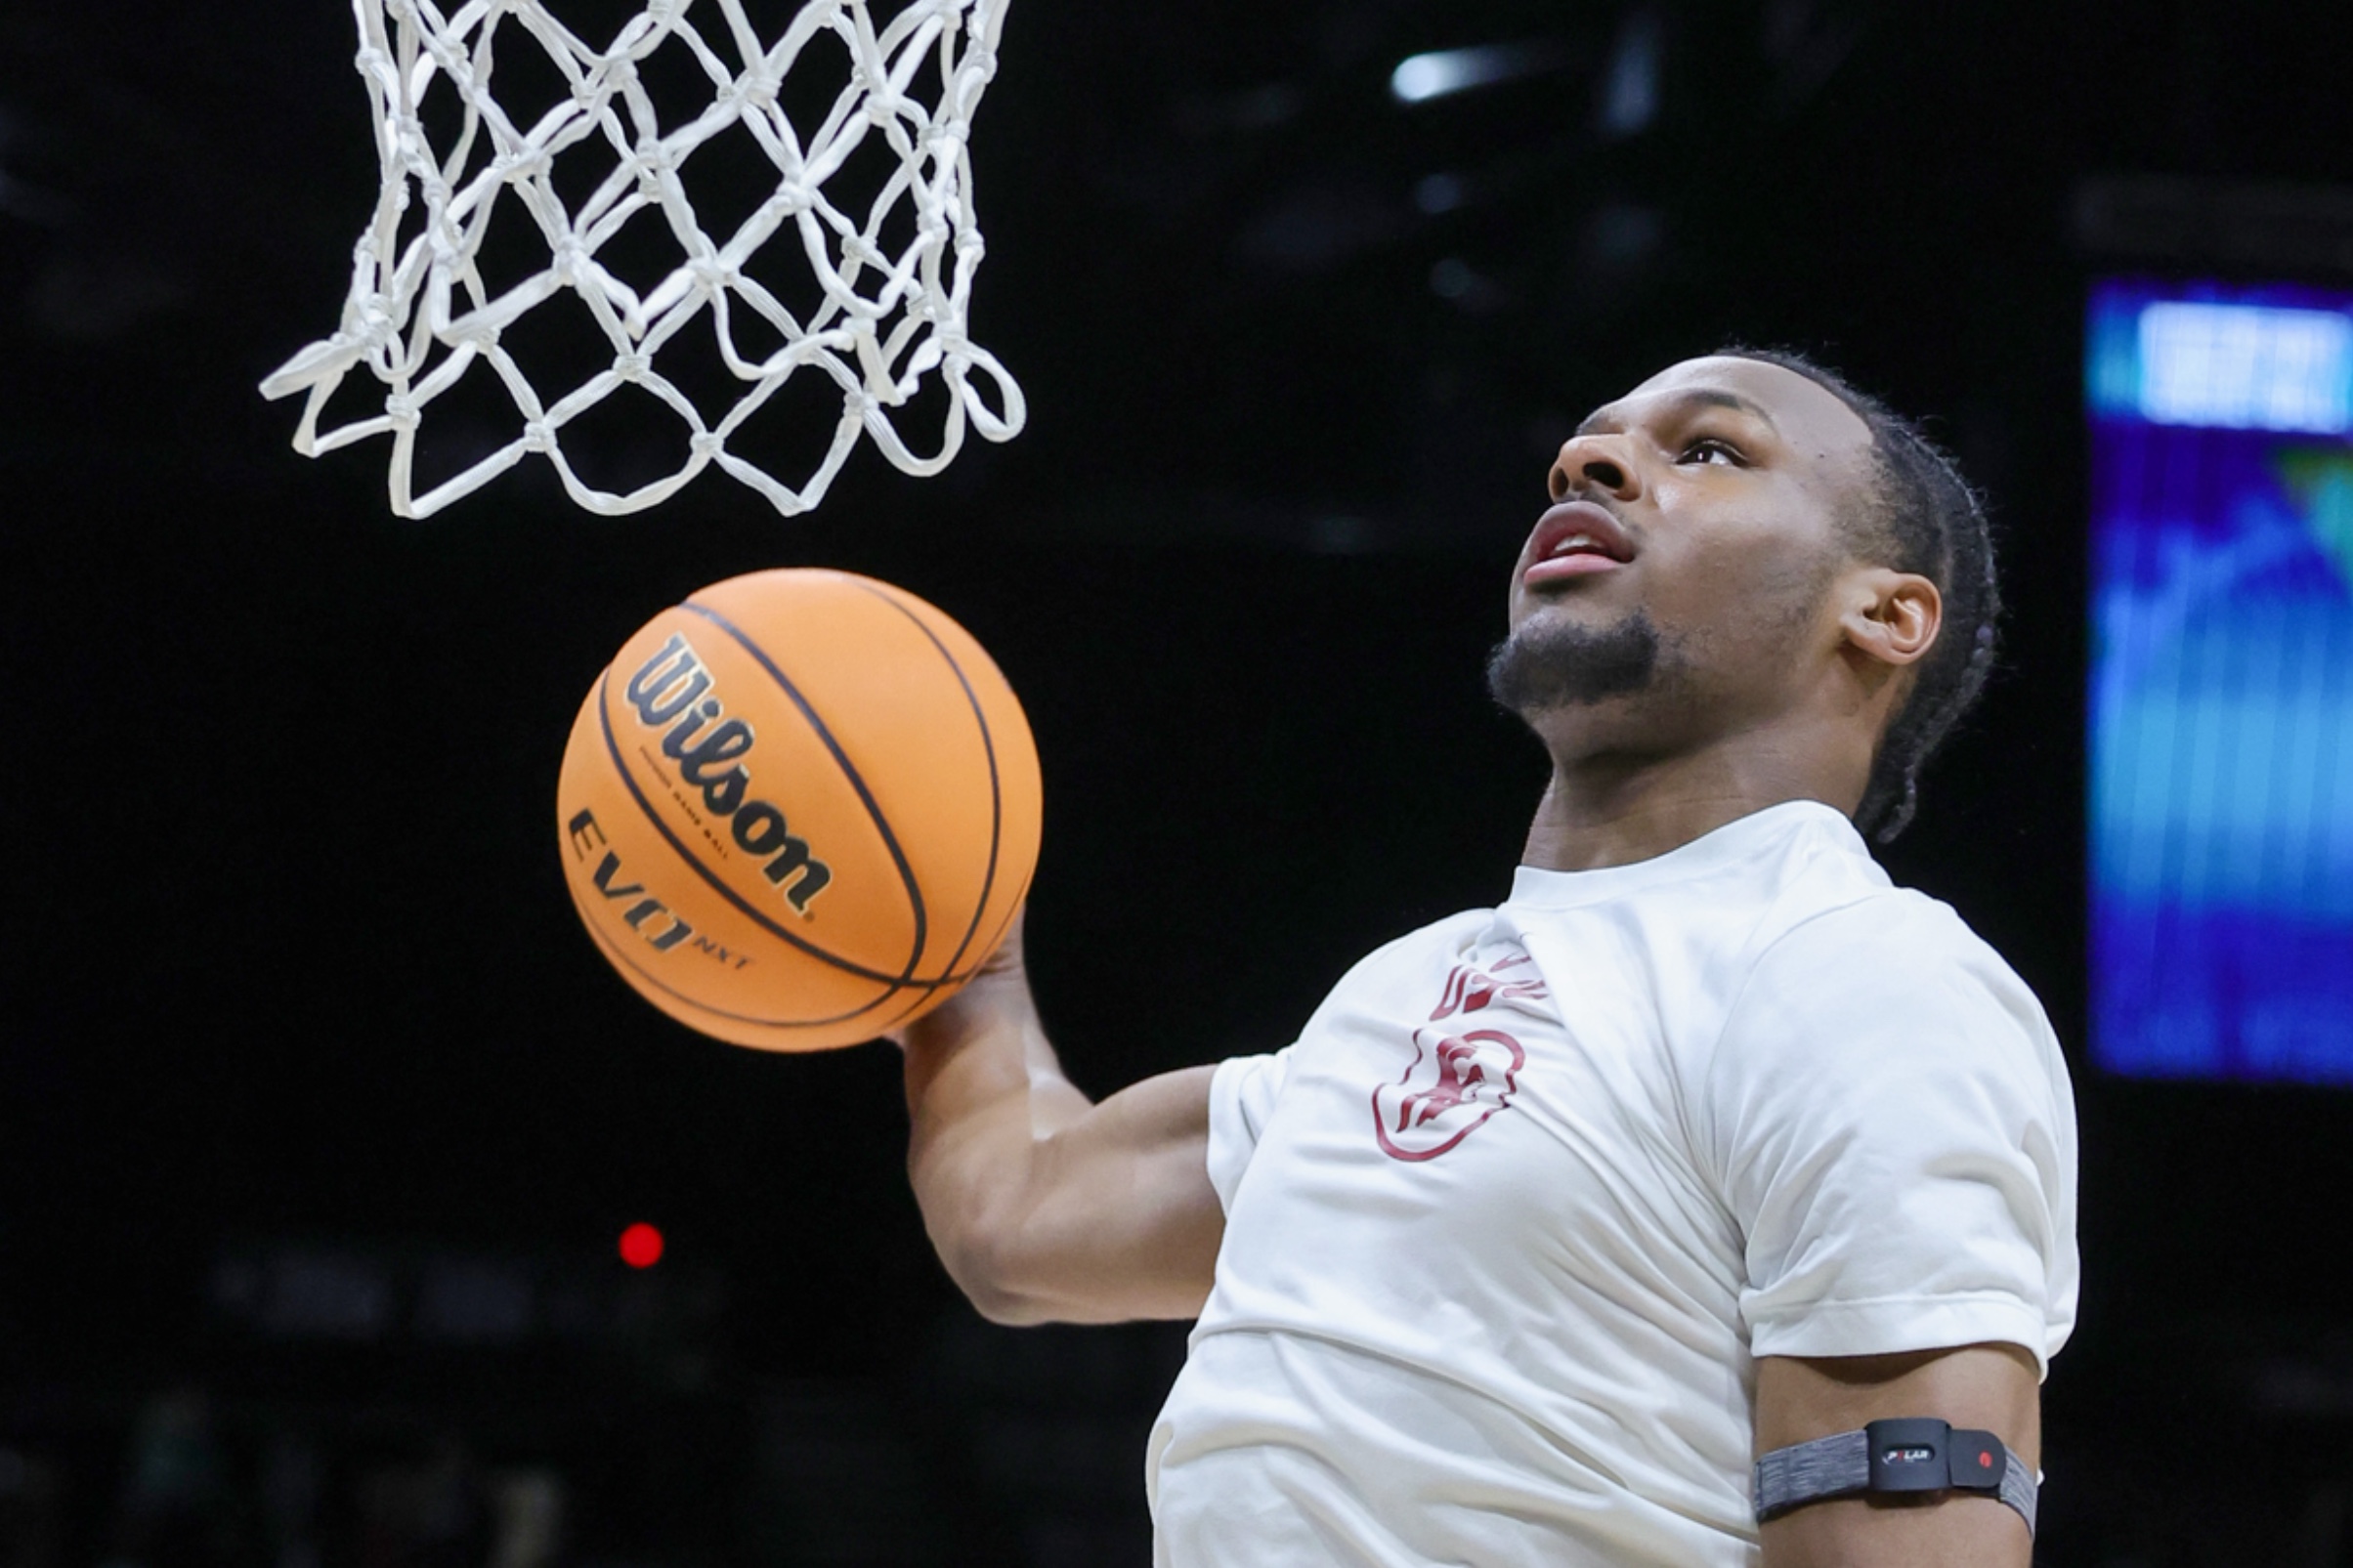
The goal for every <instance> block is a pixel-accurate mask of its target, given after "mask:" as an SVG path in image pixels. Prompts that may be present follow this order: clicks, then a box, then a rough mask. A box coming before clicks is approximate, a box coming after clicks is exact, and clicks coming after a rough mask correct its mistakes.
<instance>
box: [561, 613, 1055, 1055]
mask: <svg viewBox="0 0 2353 1568" xmlns="http://www.w3.org/2000/svg"><path fill="white" fill-rule="evenodd" d="M1039 795H1040V791H1039V779H1038V752H1037V747H1036V744H1035V743H1034V742H1032V741H1031V739H1030V731H1029V722H1028V721H1027V720H1026V719H1024V718H1023V717H1022V714H1021V704H1020V703H1019V702H1018V701H1016V700H1015V699H1014V698H1013V692H1012V688H1010V687H1009V686H1007V685H1006V684H1005V677H1004V676H1003V675H1001V674H1000V673H998V669H997V666H996V665H995V664H994V663H993V662H991V661H990V658H989V656H988V655H987V654H986V653H984V652H982V651H981V647H980V645H979V644H978V643H976V642H974V641H973V640H972V637H971V635H970V634H969V633H967V632H966V631H965V630H964V629H963V627H962V626H959V625H958V624H957V623H956V622H955V621H953V620H951V619H949V618H948V617H947V616H946V615H944V614H941V613H940V612H939V611H938V610H935V609H934V608H932V607H931V606H930V605H927V604H925V603H924V602H923V601H922V600H920V599H918V598H917V597H916V596H915V595H913V594H911V593H908V592H907V591H905V590H904V589H901V588H894V587H892V586H891V585H890V584H889V583H886V582H877V581H874V580H873V579H872V578H868V577H860V576H854V575H852V574H851V573H849V572H821V571H788V572H753V573H751V574H750V575H749V576H743V577H731V578H729V579H728V580H727V581H725V582H721V583H714V584H713V585H712V586H710V587H708V588H705V589H703V590H701V591H700V592H698V593H696V594H694V595H693V596H691V597H690V598H688V600H687V601H686V602H685V603H684V604H682V605H678V606H675V607H673V608H671V609H669V610H665V611H663V613H662V614H659V615H657V616H655V617H654V619H653V620H652V621H650V622H649V623H648V624H647V625H646V627H645V629H644V630H642V631H640V632H639V633H638V634H637V635H636V636H634V637H632V638H630V639H629V641H628V642H627V644H626V645H624V646H623V647H622V649H621V651H620V656H619V657H616V658H615V659H614V660H613V663H612V664H611V666H610V667H608V668H607V669H606V671H605V673H604V674H603V676H601V677H600V678H599V679H598V680H597V683H596V686H595V689H594V690H592V691H591V692H590V693H589V694H588V700H587V701H586V702H585V703H584V704H583V705H582V706H581V708H580V716H579V718H578V721H577V722H576V723H575V724H574V725H573V729H572V741H571V743H570V744H568V745H567V746H566V747H565V748H564V771H563V776H562V779H561V781H560V782H559V784H557V790H556V827H557V831H558V833H559V834H560V836H561V844H562V854H563V859H564V875H565V879H566V880H567V882H569V884H570V885H571V888H572V899H573V903H574V904H575V905H577V906H578V909H579V911H580V918H581V919H582V920H583V921H584V922H586V924H587V926H588V933H589V935H590V936H592V937H594V938H595V939H596V943H597V946H598V947H600V948H601V949H603V950H604V954H605V956H606V957H607V958H609V959H611V960H612V963H613V966H614V967H615V968H616V969H618V970H620V973H621V976H622V978H624V979H626V980H627V981H628V982H629V984H630V985H632V986H635V987H636V988H637V990H638V992H639V993H640V994H641V995H642V996H645V998H646V999H647V1000H648V1001H651V1002H652V1003H653V1004H654V1005H655V1006H657V1007H659V1008H661V1009H662V1010H663V1012H666V1013H668V1014H669V1015H670V1016H671V1017H673V1018H675V1019H677V1020H679V1021H680V1022H681V1023H685V1024H688V1025H691V1026H692V1027H694V1028H696V1029H699V1030H701V1031H703V1033H705V1034H706V1035H713V1036H716V1037H717V1038H720V1039H724V1040H732V1041H734V1042H735V1043H736V1044H739V1045H755V1046H758V1047H760V1048H762V1049H765V1050H779V1051H814V1050H825V1049H829V1048H831V1047H833V1046H837V1045H851V1044H855V1043H857V1042H858V1041H860V1040H866V1039H872V1038H875V1037H876V1036H877V1035H879V1034H881V1033H882V1032H883V1031H884V1030H887V1029H891V1028H893V1027H895V1026H897V1025H899V1024H903V1023H905V1022H907V1021H908V1020H909V1019H911V1018H914V1017H916V1016H918V1015H919V1014H920V1013H922V1012H923V1011H924V1010H925V1009H927V1008H929V1007H931V1006H933V1005H935V1004H936V1003H938V1002H939V1001H941V1000H943V999H945V998H946V997H947V996H949V995H950V994H951V993H953V992H954V991H955V990H956V988H957V987H958V986H960V985H962V984H963V982H964V981H965V980H966V979H968V978H970V976H971V974H972V971H973V969H974V968H975V967H976V966H977V965H978V964H979V963H980V961H981V960H982V959H983V958H985V957H987V956H988V954H989V953H990V952H991V951H992V950H993V949H994V948H995V947H996V946H997V943H998V940H999V938H1001V937H1002V936H1004V934H1005V925H1006V923H1007V922H1008V921H1010V920H1011V919H1012V917H1013V911H1014V910H1015V909H1016V908H1018V907H1019V905H1020V903H1021V899H1022V895H1023V894H1024V893H1026V892H1027V891H1028V889H1029V879H1030V872H1031V871H1032V870H1033V869H1036V866H1037V863H1038V831H1039Z"/></svg>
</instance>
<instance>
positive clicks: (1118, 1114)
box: [1000, 1067, 1225, 1322]
mask: <svg viewBox="0 0 2353 1568" xmlns="http://www.w3.org/2000/svg"><path fill="white" fill-rule="evenodd" d="M1215 1072H1216V1069H1215V1068H1211V1067H1197V1068H1188V1069H1185V1070H1184V1071H1182V1072H1176V1073H1168V1074H1163V1075H1162V1076H1160V1077H1158V1078H1151V1079H1146V1080H1145V1081H1142V1082H1140V1083H1136V1084H1134V1085H1133V1086H1131V1087H1129V1088H1125V1089H1122V1090H1121V1091H1120V1092H1119V1093H1117V1094H1114V1095H1112V1096H1111V1097H1109V1098H1108V1099H1106V1100H1104V1101H1103V1102H1102V1103H1101V1104H1099V1105H1096V1106H1093V1107H1091V1109H1089V1110H1088V1111H1087V1112H1086V1114H1085V1115H1083V1116H1080V1117H1078V1118H1077V1119H1075V1120H1074V1121H1072V1122H1070V1123H1067V1124H1065V1125H1063V1126H1062V1127H1060V1128H1058V1129H1057V1130H1056V1131H1054V1133H1053V1134H1052V1135H1051V1136H1049V1137H1048V1138H1046V1139H1044V1140H1042V1141H1041V1142H1040V1143H1039V1145H1038V1147H1037V1149H1036V1151H1035V1156H1034V1159H1033V1162H1032V1165H1031V1171H1030V1178H1029V1191H1028V1193H1027V1195H1026V1201H1025V1202H1024V1203H1023V1204H1022V1205H1021V1206H1020V1219H1019V1222H1018V1225H1017V1227H1016V1228H1015V1230H1014V1232H1013V1234H1011V1235H1009V1236H1006V1237H1005V1238H1003V1239H1002V1244H1001V1245H1002V1246H1003V1247H1004V1248H1005V1252H1004V1254H1003V1255H1002V1257H1001V1259H1000V1267H1001V1277H1002V1278H1003V1280H1004V1282H1005V1285H1006V1286H1007V1287H1008V1288H1009V1291H1010V1293H1011V1295H1012V1297H1013V1300H1012V1301H1011V1302H1010V1303H1008V1309H1007V1311H1006V1312H1005V1316H1008V1317H1012V1318H1014V1319H1016V1320H1017V1321H1033V1322H1044V1321H1056V1322H1115V1321H1120V1320H1123V1319H1129V1318H1188V1317H1193V1316H1196V1315H1198V1314H1199V1312H1200V1310H1201V1304H1202V1302H1203V1301H1205V1300H1207V1299H1208V1297H1209V1290H1210V1285H1211V1282H1212V1279H1213V1277H1214V1275H1215V1272H1216V1268H1217V1261H1218V1244H1219V1241H1220V1240H1221V1239H1222V1237H1223V1236H1224V1233H1225V1214H1224V1209H1223V1208H1222V1206H1220V1205H1219V1201H1218V1194H1217V1191H1216V1189H1215V1188H1214V1187H1213V1186H1212V1185H1211V1182H1210V1175H1209V1158H1208V1156H1209V1115H1210V1085H1211V1081H1212V1078H1213V1076H1214V1074H1215Z"/></svg>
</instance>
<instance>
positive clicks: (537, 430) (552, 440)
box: [523, 419, 556, 452]
mask: <svg viewBox="0 0 2353 1568" xmlns="http://www.w3.org/2000/svg"><path fill="white" fill-rule="evenodd" d="M555 445H556V432H555V427H554V426H553V425H550V424H549V423H548V422H547V421H546V420H544V419H532V420H527V421H525V422H524V426H523V449H524V450H525V451H528V452H547V451H553V450H555Z"/></svg>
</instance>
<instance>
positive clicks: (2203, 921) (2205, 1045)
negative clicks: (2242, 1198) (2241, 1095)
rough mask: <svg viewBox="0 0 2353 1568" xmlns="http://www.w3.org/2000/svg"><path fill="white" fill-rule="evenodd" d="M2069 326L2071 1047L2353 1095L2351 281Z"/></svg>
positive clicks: (2166, 295)
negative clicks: (2077, 1036)
mask: <svg viewBox="0 0 2353 1568" xmlns="http://www.w3.org/2000/svg"><path fill="white" fill-rule="evenodd" d="M2088 336H2089V344H2088V348H2089V353H2088V364H2087V370H2088V374H2087V377H2086V390H2087V394H2088V402H2089V411H2090V418H2091V482H2092V484H2091V488H2092V530H2093V567H2092V580H2093V587H2092V595H2093V604H2092V617H2093V618H2092V634H2093V646H2092V657H2091V689H2090V704H2089V705H2090V715H2089V717H2090V726H2091V734H2090V750H2091V800H2090V830H2091V846H2090V847H2091V906H2092V907H2091V961H2092V977H2091V978H2092V1052H2093V1057H2094V1059H2095V1060H2096V1061H2097V1062H2098V1063H2099V1064H2100V1065H2101V1066H2102V1067H2104V1068H2106V1069H2108V1070H2110V1071H2112V1072H2117V1073H2122V1074H2128V1075H2132V1076H2136V1077H2151V1078H2194V1079H2226V1080H2246V1081H2300V1082H2326V1083H2340V1084H2353V292H2347V293H2328V292H2322V291H2316V290H2313V289H2308V288H2302V287H2293V286H2285V285H2283V286H2276V287H2249V286H2244V285H2231V286H2223V285H2199V284H2183V283H2157V282H2150V281H2146V280H2132V279H2114V280H2110V281H2107V282H2104V283H2101V284H2100V285H2098V286H2097V287H2095V289H2094V290H2093V293H2092V298H2091V305H2090V313H2089V334H2088Z"/></svg>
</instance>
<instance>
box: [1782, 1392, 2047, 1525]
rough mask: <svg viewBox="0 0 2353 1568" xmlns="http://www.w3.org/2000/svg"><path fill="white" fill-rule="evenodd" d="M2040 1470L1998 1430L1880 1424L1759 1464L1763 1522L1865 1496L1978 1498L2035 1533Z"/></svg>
mask: <svg viewBox="0 0 2353 1568" xmlns="http://www.w3.org/2000/svg"><path fill="white" fill-rule="evenodd" d="M2039 1490H2040V1488H2038V1487H2037V1486H2036V1484H2035V1480H2034V1472H2033V1471H2032V1470H2031V1469H2029V1468H2028V1467H2027V1466H2026V1464H2025V1462H2022V1461H2021V1460H2020V1459H2019V1457H2018V1456H2017V1455H2015V1454H2013V1453H2011V1452H2010V1448H2009V1445H2008V1444H2006V1443H2004V1442H2003V1441H2002V1440H2001V1439H2000V1438H1998V1437H1996V1436H1994V1435H1993V1434H1992V1433H1991V1432H1977V1431H1970V1430H1968V1429H1966V1428H1962V1427H1953V1426H1948V1425H1947V1424H1946V1423H1945V1422H1943V1421H1941V1420H1933V1419H1905V1420H1884V1421H1873V1422H1871V1424H1870V1425H1868V1426H1865V1427H1864V1428H1862V1430H1861V1431H1859V1432H1839V1433H1837V1434H1835V1435H1833V1436H1830V1437H1818V1438H1816V1439H1815V1440H1814V1441H1813V1442H1811V1443H1797V1444H1793V1445H1791V1446H1790V1447H1788V1448H1776V1449H1775V1450H1774V1451H1773V1452H1772V1453H1770V1454H1768V1455H1766V1456H1765V1457H1764V1458H1763V1459H1761V1460H1759V1461H1757V1468H1756V1477H1755V1488H1754V1491H1753V1493H1752V1494H1751V1501H1752V1502H1754V1504H1756V1510H1757V1522H1758V1523H1759V1524H1763V1523H1764V1522H1765V1521H1766V1520H1768V1519H1772V1518H1777V1517H1778V1516H1779V1515H1781V1514H1784V1513H1787V1512H1788V1511H1789V1510H1790V1509H1791V1508H1802V1507H1804V1506H1805V1505H1806V1504H1809V1503H1825V1502H1828V1501H1829V1500H1830V1499H1831V1498H1844V1497H1854V1496H1856V1495H1857V1494H1859V1493H1864V1492H1946V1491H1952V1492H1977V1493H1982V1494H1984V1495H1985V1496H1988V1497H1995V1498H1999V1499H2000V1500H2001V1501H2002V1502H2004V1503H2007V1504H2009V1505H2010V1506H2011V1507H2013V1508H2016V1509H2017V1510H2018V1515H2019V1517H2020V1518H2022V1519H2024V1520H2026V1522H2027V1534H2029V1535H2032V1534H2033V1533H2034V1500H2035V1496H2036V1494H2037V1492H2038V1491H2039Z"/></svg>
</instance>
